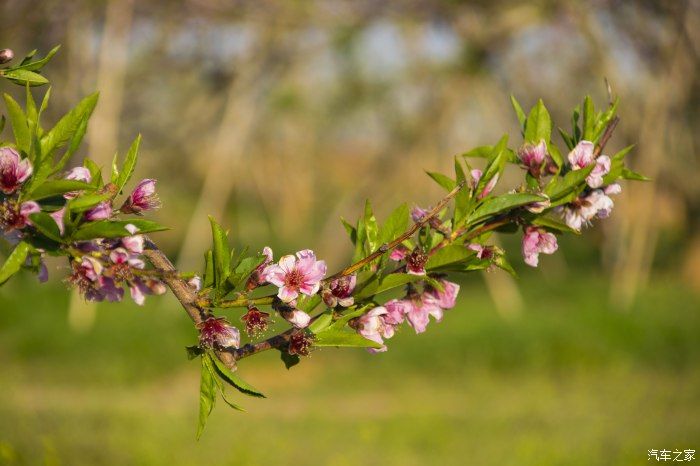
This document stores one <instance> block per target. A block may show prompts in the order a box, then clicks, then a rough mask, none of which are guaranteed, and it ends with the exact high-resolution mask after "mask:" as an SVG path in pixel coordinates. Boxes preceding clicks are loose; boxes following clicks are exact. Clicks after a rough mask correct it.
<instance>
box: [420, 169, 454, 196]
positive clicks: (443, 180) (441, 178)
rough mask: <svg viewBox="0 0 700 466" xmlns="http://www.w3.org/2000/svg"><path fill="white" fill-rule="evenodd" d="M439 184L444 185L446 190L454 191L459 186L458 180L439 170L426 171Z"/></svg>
mask: <svg viewBox="0 0 700 466" xmlns="http://www.w3.org/2000/svg"><path fill="white" fill-rule="evenodd" d="M426 173H427V174H428V176H429V177H431V178H432V179H433V180H435V182H436V183H437V184H439V185H440V186H442V187H443V189H444V190H445V191H448V192H449V191H452V190H453V189H455V186H457V182H456V181H455V180H453V179H452V178H450V177H449V176H446V175H443V174H442V173H437V172H426Z"/></svg>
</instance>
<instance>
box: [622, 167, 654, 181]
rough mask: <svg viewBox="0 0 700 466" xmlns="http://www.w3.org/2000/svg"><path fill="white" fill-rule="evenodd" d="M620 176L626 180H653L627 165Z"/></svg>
mask: <svg viewBox="0 0 700 466" xmlns="http://www.w3.org/2000/svg"><path fill="white" fill-rule="evenodd" d="M620 176H621V177H622V178H624V179H626V180H636V181H651V178H648V177H646V176H644V175H642V174H640V173H637V172H634V171H632V170H630V169H629V168H627V167H623V168H622V174H621V175H620Z"/></svg>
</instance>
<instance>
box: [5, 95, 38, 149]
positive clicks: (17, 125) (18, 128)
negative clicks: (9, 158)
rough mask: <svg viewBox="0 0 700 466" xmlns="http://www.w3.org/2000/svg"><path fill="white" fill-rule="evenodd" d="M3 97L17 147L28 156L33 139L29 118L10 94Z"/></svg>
mask: <svg viewBox="0 0 700 466" xmlns="http://www.w3.org/2000/svg"><path fill="white" fill-rule="evenodd" d="M3 97H4V98H5V106H6V107H7V113H8V115H9V117H10V124H11V125H12V132H13V134H14V135H15V145H16V146H17V149H19V150H20V151H22V152H24V153H25V154H28V153H29V145H30V144H31V140H32V138H31V135H30V132H29V125H28V123H27V117H26V115H25V114H24V112H23V111H22V107H20V106H19V104H18V103H17V101H16V100H15V99H13V98H12V97H11V96H10V95H9V94H3Z"/></svg>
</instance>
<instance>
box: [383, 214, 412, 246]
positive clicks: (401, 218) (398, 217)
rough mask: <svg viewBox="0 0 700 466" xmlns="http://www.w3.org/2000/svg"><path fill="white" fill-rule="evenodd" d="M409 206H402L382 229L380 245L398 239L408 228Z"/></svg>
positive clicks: (390, 216) (387, 220)
mask: <svg viewBox="0 0 700 466" xmlns="http://www.w3.org/2000/svg"><path fill="white" fill-rule="evenodd" d="M408 216H409V213H408V206H407V205H406V204H401V205H400V206H398V207H397V208H396V209H394V211H393V212H392V213H391V214H390V215H389V217H388V218H387V219H386V221H385V222H384V224H383V225H382V227H381V234H380V238H379V244H380V245H381V244H387V243H390V242H391V241H393V240H394V239H395V238H398V237H399V236H400V235H401V234H402V233H403V232H404V231H406V229H407V228H408Z"/></svg>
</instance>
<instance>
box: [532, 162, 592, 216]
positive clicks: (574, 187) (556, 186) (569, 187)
mask: <svg viewBox="0 0 700 466" xmlns="http://www.w3.org/2000/svg"><path fill="white" fill-rule="evenodd" d="M594 167H595V164H592V165H590V166H588V167H584V168H582V169H580V170H573V171H570V172H568V173H567V174H566V175H564V176H563V177H562V176H557V177H554V178H552V181H551V182H550V183H549V184H548V185H547V187H546V188H545V190H544V192H545V194H546V195H548V196H549V199H550V200H551V201H552V204H551V207H556V206H557V205H560V204H562V203H563V202H568V199H569V197H571V196H575V195H577V194H578V193H579V192H581V191H582V190H583V188H584V187H585V182H586V181H585V180H586V177H587V176H588V175H589V174H590V173H591V170H593V168H594Z"/></svg>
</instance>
